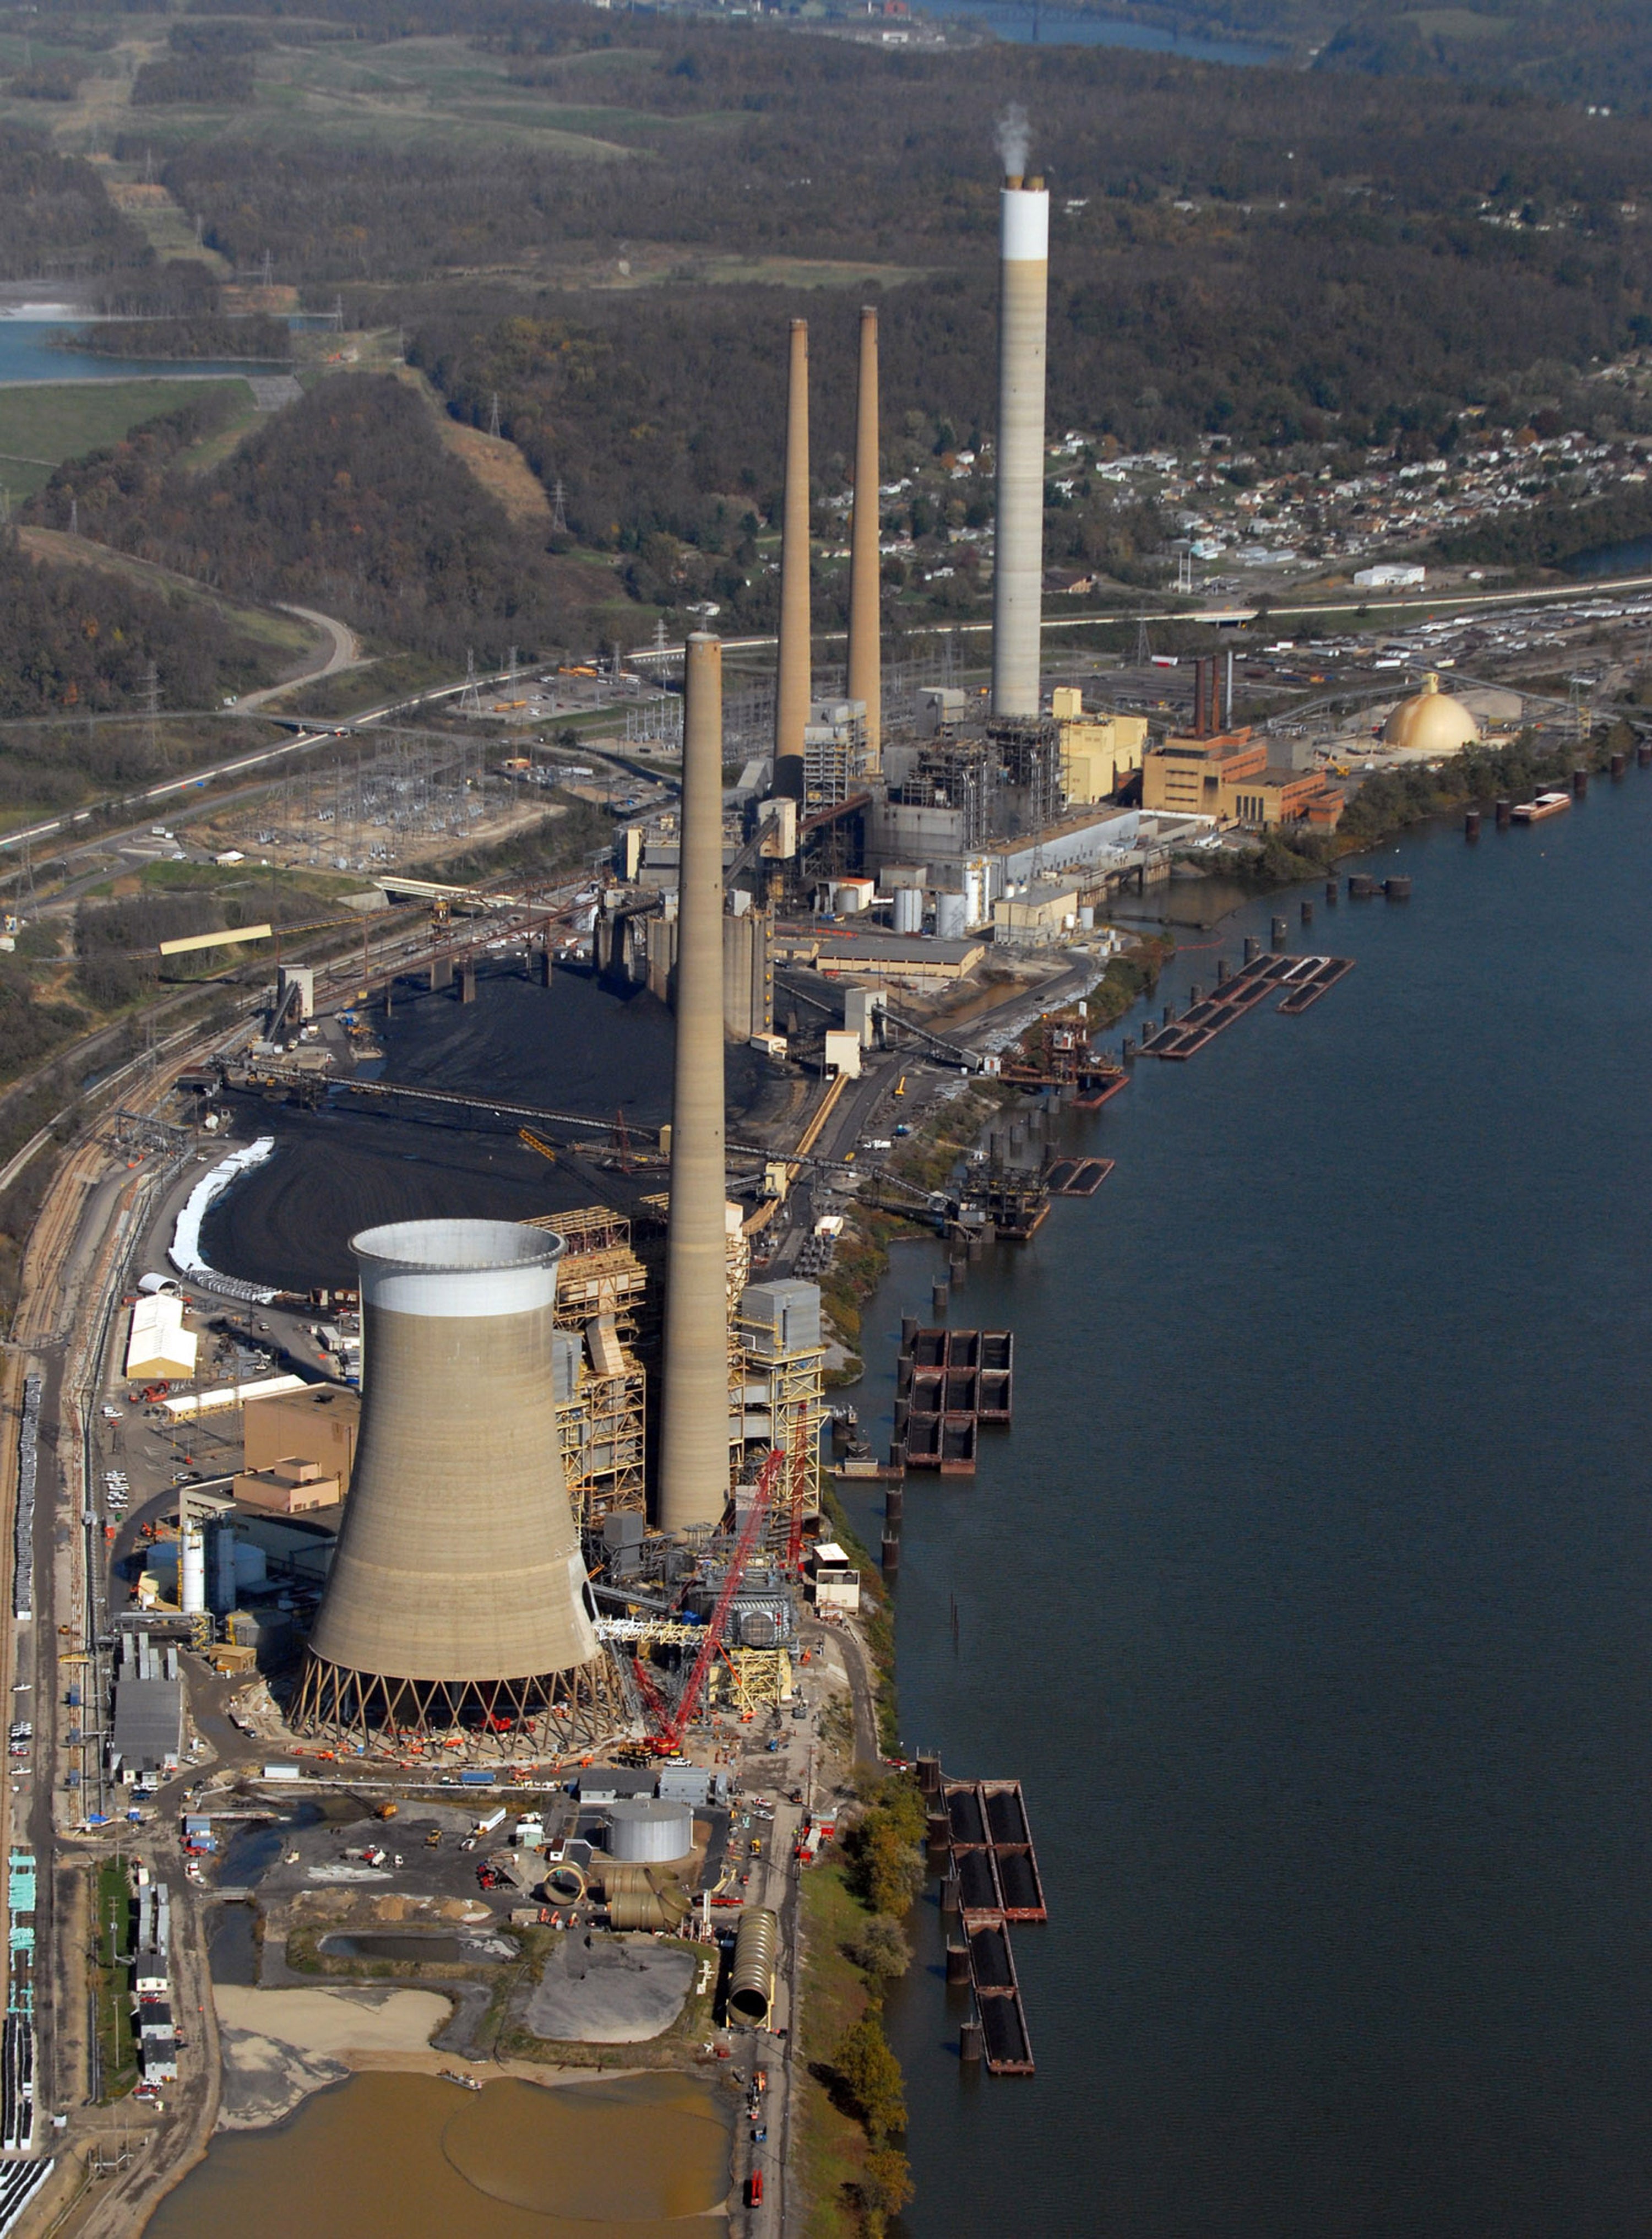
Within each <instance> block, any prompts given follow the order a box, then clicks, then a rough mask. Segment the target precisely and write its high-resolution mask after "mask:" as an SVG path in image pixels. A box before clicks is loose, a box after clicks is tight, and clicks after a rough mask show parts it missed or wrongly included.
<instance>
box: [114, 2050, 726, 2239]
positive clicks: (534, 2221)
mask: <svg viewBox="0 0 1652 2239" xmlns="http://www.w3.org/2000/svg"><path fill="white" fill-rule="evenodd" d="M732 2136H733V2102H732V2100H730V2099H728V2098H727V2097H726V2096H725V2095H724V2094H722V2093H720V2092H719V2090H717V2088H716V2086H715V2085H714V2084H713V2083H709V2082H707V2081H703V2080H702V2079H701V2078H700V2077H698V2076H680V2075H673V2074H668V2073H665V2072H661V2071H654V2072H651V2073H649V2074H646V2075H639V2076H620V2077H616V2078H614V2079H611V2080H610V2079H606V2078H594V2079H593V2080H592V2081H590V2082H588V2083H587V2082H581V2083H561V2084H556V2085H554V2086H551V2087H548V2088H547V2086H545V2085H542V2084H538V2083H521V2082H518V2081H516V2080H514V2079H513V2078H502V2079H501V2081H500V2082H498V2083H489V2084H488V2085H486V2086H485V2087H484V2088H483V2090H481V2091H480V2092H476V2093H471V2092H461V2091H460V2090H456V2089H455V2087H454V2085H452V2084H451V2083H445V2082H443V2081H442V2080H441V2078H440V2077H437V2076H399V2075H380V2074H368V2075H360V2076H352V2077H351V2078H350V2079H349V2081H348V2083H343V2084H341V2085H340V2086H339V2087H338V2088H337V2089H336V2090H330V2091H324V2092H321V2093H318V2094H317V2095H316V2096H315V2097H313V2098H311V2099H309V2100H307V2101H306V2102H305V2103H304V2105H303V2106H302V2108H301V2109H299V2111H298V2113H297V2114H296V2115H295V2116H293V2117H292V2119H291V2120H290V2121H289V2122H287V2123H282V2125H281V2127H280V2128H279V2129H274V2130H261V2131H252V2132H248V2133H243V2134H242V2135H240V2136H218V2137H217V2138H216V2139H215V2140H214V2142H213V2144H212V2147H211V2149H210V2151H209V2153H208V2155H207V2157H206V2159H205V2161H204V2162H202V2163H201V2164H200V2165H199V2167H197V2168H196V2169H192V2170H191V2171H190V2173H189V2176H187V2177H185V2179H184V2180H183V2183H182V2184H181V2185H180V2186H179V2187H178V2188H177V2189H176V2191H175V2192H173V2193H171V2194H170V2195H169V2196H168V2197H167V2198H166V2199H165V2200H164V2201H163V2202H162V2203H161V2206H160V2208H159V2209H157V2210H156V2214H155V2216H153V2217H152V2219H151V2220H150V2222H149V2225H148V2227H147V2229H148V2232H149V2239H197V2235H198V2234H199V2233H200V2232H201V2231H202V2230H204V2229H213V2228H215V2227H217V2228H222V2229H228V2230H232V2231H234V2232H236V2234H237V2235H238V2239H291V2234H292V2231H293V2228H294V2222H295V2217H296V2218H301V2219H302V2224H303V2228H304V2230H305V2233H306V2235H307V2239H362V2234H363V2233H364V2232H391V2231H393V2232H395V2234H396V2235H397V2239H452V2235H453V2234H454V2232H456V2231H462V2232H465V2233H468V2234H470V2235H472V2239H593V2235H594V2233H602V2234H605V2235H607V2239H702V2235H703V2239H713V2234H715V2233H718V2232H720V2231H722V2230H723V2229H726V2222H725V2219H724V2216H723V2212H722V2211H723V2209H724V2205H725V2202H726V2198H727V2195H728V2189H729V2184H730V2174H729V2168H730V2163H729V2154H730V2143H731V2139H732Z"/></svg>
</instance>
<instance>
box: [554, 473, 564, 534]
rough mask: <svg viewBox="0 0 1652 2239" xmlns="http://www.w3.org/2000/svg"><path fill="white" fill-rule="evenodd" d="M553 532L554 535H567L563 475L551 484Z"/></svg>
mask: <svg viewBox="0 0 1652 2239" xmlns="http://www.w3.org/2000/svg"><path fill="white" fill-rule="evenodd" d="M551 534H552V535H553V536H558V535H560V536H566V535H567V506H566V505H565V504H564V503H563V493H562V477H561V475H558V476H557V478H556V480H555V481H554V482H553V483H552V485H551Z"/></svg>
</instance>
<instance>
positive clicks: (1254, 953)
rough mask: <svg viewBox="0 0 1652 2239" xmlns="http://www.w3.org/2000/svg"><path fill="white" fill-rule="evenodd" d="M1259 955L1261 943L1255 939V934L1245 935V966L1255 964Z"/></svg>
mask: <svg viewBox="0 0 1652 2239" xmlns="http://www.w3.org/2000/svg"><path fill="white" fill-rule="evenodd" d="M1261 953H1262V943H1261V942H1260V941H1259V940H1257V937H1256V935H1255V933H1246V934H1245V936H1244V960H1245V962H1246V963H1247V964H1254V963H1255V962H1256V960H1257V957H1258V956H1260V955H1261Z"/></svg>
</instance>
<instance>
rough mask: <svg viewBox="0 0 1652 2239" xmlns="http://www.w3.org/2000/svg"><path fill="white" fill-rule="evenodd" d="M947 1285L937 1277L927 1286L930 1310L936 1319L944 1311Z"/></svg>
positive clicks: (939, 1317)
mask: <svg viewBox="0 0 1652 2239" xmlns="http://www.w3.org/2000/svg"><path fill="white" fill-rule="evenodd" d="M947 1295H948V1293H947V1287H946V1285H945V1283H944V1282H942V1281H941V1280H940V1279H939V1278H937V1279H936V1280H935V1281H934V1282H932V1284H931V1285H930V1286H929V1304H930V1310H931V1312H932V1313H933V1314H934V1317H935V1319H936V1320H937V1321H939V1319H941V1317H942V1315H943V1314H944V1313H945V1312H946V1299H947Z"/></svg>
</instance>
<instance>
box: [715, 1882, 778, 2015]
mask: <svg viewBox="0 0 1652 2239" xmlns="http://www.w3.org/2000/svg"><path fill="white" fill-rule="evenodd" d="M779 1951H780V1920H779V1918H778V1917H777V1916H776V1915H775V1914H774V1913H772V1912H771V1911H769V1910H768V1909H767V1907H766V1905H758V1906H756V1907H754V1908H753V1909H752V1910H748V1911H746V1912H745V1913H743V1914H742V1915H741V1916H740V1930H739V1932H738V1934H737V1935H736V1936H735V1938H734V1964H733V1970H732V1971H731V1972H730V1975H729V1978H728V2010H729V2012H730V2013H731V2014H732V2015H733V2016H736V2017H737V2018H738V2019H739V2020H740V2021H743V2022H750V2023H752V2024H753V2027H754V2028H756V2029H762V2028H765V2027H766V2024H767V2022H768V2017H769V2016H770V2014H771V2013H772V2012H773V2008H774V1963H775V1959H776V1957H777V1955H778V1953H779Z"/></svg>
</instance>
